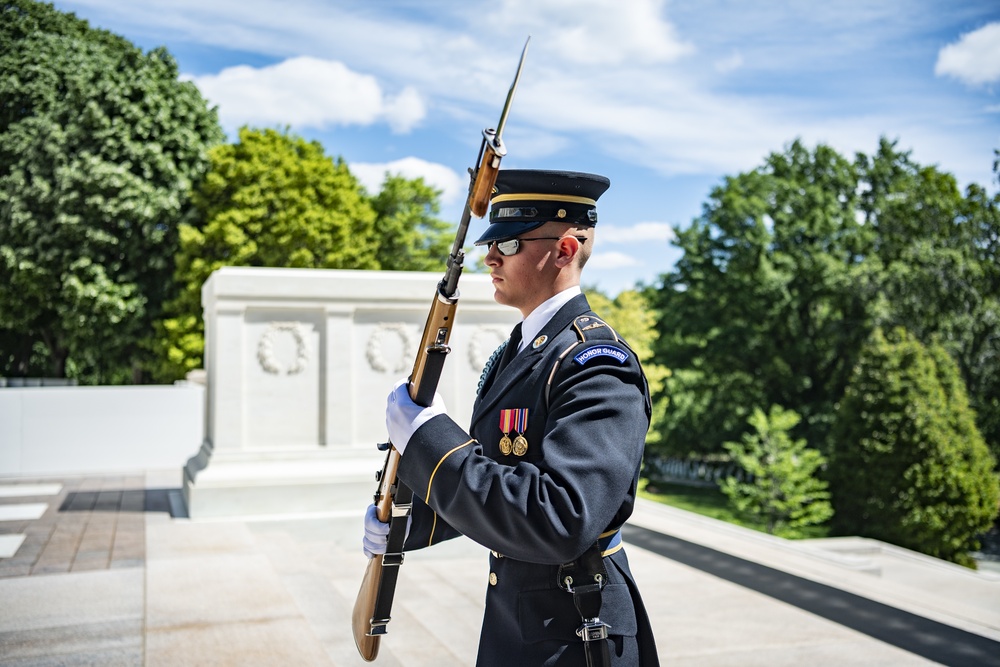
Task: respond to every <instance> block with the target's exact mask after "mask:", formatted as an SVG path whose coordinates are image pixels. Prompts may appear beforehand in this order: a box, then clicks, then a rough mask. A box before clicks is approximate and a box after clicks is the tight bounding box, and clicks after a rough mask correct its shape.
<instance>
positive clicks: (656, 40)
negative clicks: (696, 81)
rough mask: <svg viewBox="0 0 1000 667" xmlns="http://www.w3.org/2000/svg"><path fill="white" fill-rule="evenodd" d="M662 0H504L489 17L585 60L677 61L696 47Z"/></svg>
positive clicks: (568, 58)
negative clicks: (683, 37) (682, 33)
mask: <svg viewBox="0 0 1000 667" xmlns="http://www.w3.org/2000/svg"><path fill="white" fill-rule="evenodd" d="M664 5H665V2H664V0H629V1H628V2H608V1H607V0H505V1H504V2H502V3H500V5H499V7H498V8H497V10H496V11H495V13H494V14H493V16H492V17H491V18H490V19H489V20H488V21H486V23H487V24H489V25H490V26H495V25H499V26H501V27H502V28H503V29H504V30H505V31H506V32H507V33H508V34H510V33H515V32H516V31H517V30H518V29H520V30H522V31H523V32H524V34H531V35H533V36H537V39H533V41H534V42H535V43H536V44H538V45H539V46H538V47H537V48H543V49H545V50H546V51H548V52H551V53H555V54H557V55H558V56H559V59H560V60H562V61H564V62H570V63H579V64H584V65H600V66H602V67H603V66H607V65H618V64H624V63H628V64H631V65H635V64H650V63H666V62H673V61H676V60H677V59H679V58H681V57H683V56H685V55H687V54H689V53H692V52H693V51H694V47H693V46H692V45H691V44H690V43H688V42H685V41H683V40H681V39H680V38H679V37H678V35H677V31H676V29H675V28H674V26H673V24H671V23H670V22H669V21H667V20H666V19H665V11H664Z"/></svg>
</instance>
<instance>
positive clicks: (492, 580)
mask: <svg viewBox="0 0 1000 667" xmlns="http://www.w3.org/2000/svg"><path fill="white" fill-rule="evenodd" d="M496 585H497V573H496V572H490V586H496Z"/></svg>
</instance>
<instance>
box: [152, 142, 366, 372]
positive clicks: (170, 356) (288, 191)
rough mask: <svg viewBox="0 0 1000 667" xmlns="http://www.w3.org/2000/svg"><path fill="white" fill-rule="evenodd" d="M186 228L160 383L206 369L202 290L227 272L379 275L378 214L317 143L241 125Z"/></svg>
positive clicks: (216, 155) (218, 151)
mask: <svg viewBox="0 0 1000 667" xmlns="http://www.w3.org/2000/svg"><path fill="white" fill-rule="evenodd" d="M210 159H211V168H210V170H209V172H208V174H207V175H206V177H205V179H204V180H203V181H202V183H201V184H200V186H199V187H198V188H197V189H196V190H195V192H194V195H193V201H194V205H195V208H196V211H197V216H196V218H195V222H194V223H193V224H184V225H182V226H181V230H180V232H181V234H180V237H181V243H180V251H179V253H178V256H177V274H176V278H175V280H176V281H177V282H178V283H179V284H180V286H181V290H180V293H179V294H178V296H177V298H176V299H174V300H173V301H172V302H171V303H170V304H169V308H168V315H169V316H168V317H167V318H165V319H164V321H163V322H161V324H160V327H159V329H160V332H161V343H160V347H159V358H160V360H161V363H160V365H159V367H158V368H157V376H158V377H159V379H161V380H164V381H167V380H173V379H176V378H178V377H182V376H183V375H184V374H185V373H186V372H187V371H189V370H191V369H193V368H198V367H199V366H200V365H201V363H202V355H203V353H204V323H203V321H202V317H201V313H202V308H201V287H202V285H203V284H204V282H205V281H206V280H208V277H209V276H210V275H211V274H212V272H213V271H215V270H216V269H218V268H221V267H223V266H271V267H295V268H324V269H377V268H380V267H379V263H378V258H377V253H378V247H379V246H378V242H379V236H378V235H377V234H376V230H375V219H376V213H375V210H374V209H373V208H372V205H371V203H370V201H369V199H368V197H367V196H366V195H365V193H364V190H363V188H362V187H361V185H360V183H359V182H358V180H357V179H356V178H355V177H354V176H353V175H351V173H350V171H349V170H348V168H347V165H346V164H345V163H344V162H343V160H340V159H337V160H333V159H331V158H329V157H327V156H326V154H325V153H324V151H323V147H322V146H321V145H320V144H319V142H315V141H312V142H308V141H306V140H304V139H302V138H300V137H296V136H294V135H291V134H289V133H287V132H279V131H276V130H272V129H267V130H254V129H250V128H243V129H241V130H240V133H239V141H238V142H237V143H235V144H224V145H221V146H217V147H215V148H213V149H212V151H211V152H210Z"/></svg>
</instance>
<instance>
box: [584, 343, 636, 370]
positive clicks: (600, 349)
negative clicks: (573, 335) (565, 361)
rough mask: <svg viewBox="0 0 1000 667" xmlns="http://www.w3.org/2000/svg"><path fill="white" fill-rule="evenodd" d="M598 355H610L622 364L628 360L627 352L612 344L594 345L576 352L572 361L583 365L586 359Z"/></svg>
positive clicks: (594, 357) (589, 359) (588, 359)
mask: <svg viewBox="0 0 1000 667" xmlns="http://www.w3.org/2000/svg"><path fill="white" fill-rule="evenodd" d="M598 357H611V358H612V359H615V360H616V361H618V363H619V364H624V363H625V362H626V361H628V352H626V351H625V350H623V349H621V348H620V347H616V346H614V345H595V346H594V347H588V348H587V349H586V350H583V351H582V352H579V353H577V354H576V356H574V357H573V361H575V362H576V363H578V364H580V365H581V366H583V365H585V364H586V363H587V362H588V361H591V360H592V359H596V358H598Z"/></svg>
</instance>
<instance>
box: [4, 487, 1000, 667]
mask: <svg viewBox="0 0 1000 667" xmlns="http://www.w3.org/2000/svg"><path fill="white" fill-rule="evenodd" d="M176 477H177V475H176V474H175V473H167V474H165V475H163V474H149V475H133V476H115V477H112V476H107V477H93V478H72V479H69V478H68V479H60V480H24V479H16V480H11V479H0V665H4V666H6V665H69V666H76V665H102V666H111V665H151V666H159V665H166V666H170V665H185V666H188V665H234V666H236V665H238V666H241V667H242V666H249V665H262V666H264V665H317V666H319V665H322V666H330V665H335V666H350V665H364V664H368V663H364V662H363V661H362V660H361V659H360V657H359V656H358V655H357V652H356V650H355V648H354V644H353V640H352V638H351V634H350V612H351V608H352V606H353V603H354V599H355V596H356V595H357V591H358V586H359V584H360V580H361V576H362V573H363V572H364V568H365V563H366V560H365V558H364V556H363V555H362V554H361V551H360V548H359V543H360V531H361V528H360V525H361V522H360V511H359V512H351V513H349V514H347V515H331V516H326V517H322V518H308V519H285V520H269V521H253V520H238V521H213V522H201V521H198V522H195V521H190V520H187V519H182V518H181V519H179V518H172V517H171V516H170V507H171V503H170V500H171V496H172V493H171V491H170V490H171V489H176V487H177V486H179V480H178V479H176ZM174 496H175V494H174ZM15 542H16V543H17V544H16V546H15V544H14V543H15ZM626 543H627V545H628V546H627V548H628V552H629V558H630V560H631V562H632V567H633V571H634V572H635V574H636V577H637V579H638V580H639V584H640V586H641V587H642V589H643V592H644V597H645V600H646V604H647V607H648V608H649V612H650V615H651V618H652V620H653V625H654V630H655V632H656V639H657V645H658V647H659V650H660V657H661V661H662V662H663V664H665V665H699V666H709V667H711V666H728V665H733V666H735V665H740V666H744V665H748V666H753V665H762V666H763V665H767V666H769V667H780V666H783V665H788V666H793V665H794V666H801V665H809V666H818V667H822V666H826V665H830V666H832V665H837V666H838V667H839V666H842V665H900V666H904V667H905V666H909V665H914V666H916V665H932V664H951V665H1000V577H997V576H995V575H989V574H983V573H974V572H971V571H967V570H964V569H963V568H958V567H957V566H953V565H950V564H947V563H942V562H940V561H935V560H934V559H928V558H925V557H923V556H920V555H918V554H913V553H912V552H907V551H905V550H900V549H895V548H892V547H887V546H885V545H882V544H881V543H877V542H872V541H868V540H821V541H809V542H794V543H791V542H786V541H784V540H778V539H775V538H771V537H769V536H766V535H761V534H759V533H754V532H753V531H746V530H743V529H739V528H737V527H734V526H730V525H728V524H720V523H719V522H715V521H711V520H708V519H704V518H702V517H698V516H696V515H691V514H689V513H686V512H681V511H679V510H674V509H672V508H666V507H663V506H659V505H655V504H652V503H641V504H640V506H639V507H638V508H637V511H636V513H635V515H634V517H633V520H632V521H631V522H630V526H628V527H627V532H626ZM5 549H6V552H5ZM487 568H488V561H487V559H486V556H485V550H484V549H482V548H481V547H479V546H478V545H475V544H474V543H472V542H470V541H467V540H455V541H453V542H452V543H449V544H445V545H441V546H438V547H435V548H433V549H428V550H424V551H418V552H413V553H411V554H409V555H408V556H407V559H406V563H405V564H404V566H403V569H402V573H401V576H400V583H399V586H398V590H397V596H396V605H395V608H394V614H393V616H394V618H393V621H392V622H391V623H390V625H389V635H388V636H386V637H385V638H384V639H383V640H382V650H381V653H380V655H379V657H378V659H377V661H376V662H375V663H374V664H376V665H380V666H383V667H395V666H398V665H406V666H407V667H420V666H423V665H426V666H428V667H429V666H434V667H448V666H452V665H454V666H460V665H472V664H473V663H474V660H475V653H476V645H477V639H478V632H479V624H480V622H481V619H482V600H483V593H484V590H485V587H486V580H487V577H488V570H487ZM518 667H519V666H518Z"/></svg>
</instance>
